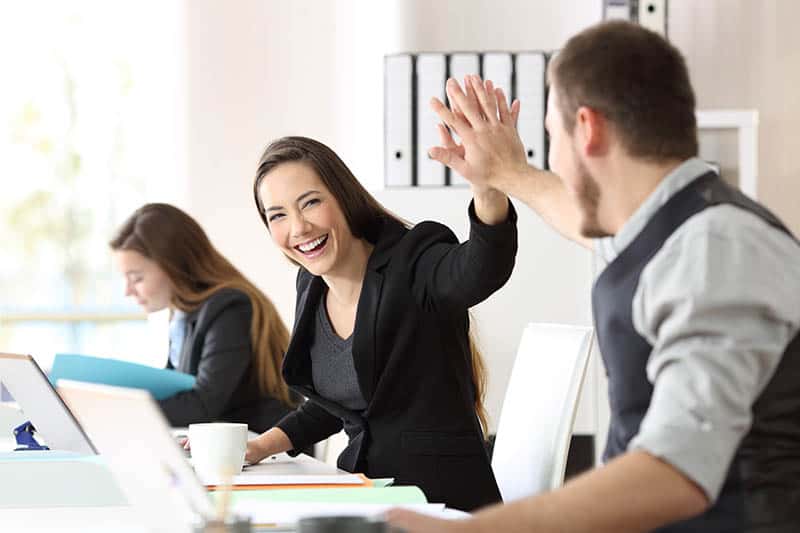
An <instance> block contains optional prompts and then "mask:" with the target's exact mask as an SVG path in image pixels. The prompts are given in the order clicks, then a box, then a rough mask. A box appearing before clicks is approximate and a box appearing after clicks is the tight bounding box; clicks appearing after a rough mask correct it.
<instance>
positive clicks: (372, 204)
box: [253, 137, 488, 434]
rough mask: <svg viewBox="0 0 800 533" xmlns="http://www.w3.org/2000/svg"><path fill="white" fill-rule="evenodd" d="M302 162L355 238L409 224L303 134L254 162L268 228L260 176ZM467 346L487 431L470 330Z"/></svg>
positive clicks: (481, 375)
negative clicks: (389, 223)
mask: <svg viewBox="0 0 800 533" xmlns="http://www.w3.org/2000/svg"><path fill="white" fill-rule="evenodd" d="M288 162H302V163H305V164H307V165H309V166H310V167H311V168H312V169H313V170H314V171H315V172H316V173H317V175H319V177H320V179H321V180H322V182H323V183H324V184H325V187H327V188H328V190H329V191H330V192H331V194H332V195H333V197H334V198H336V201H337V202H338V204H339V207H340V208H341V210H342V213H343V214H344V217H345V220H347V225H348V226H349V228H350V232H351V233H352V234H353V236H354V237H356V238H357V239H365V240H367V241H369V242H371V243H373V244H374V243H375V242H376V241H377V239H378V235H377V231H378V230H379V229H380V228H381V226H382V224H381V222H382V221H384V220H395V221H397V222H399V223H400V224H403V225H404V226H406V227H409V226H410V224H409V223H408V222H406V221H405V220H403V219H402V218H400V217H398V216H397V215H395V214H394V213H392V212H391V211H389V210H388V209H386V208H385V207H383V206H382V205H381V204H380V202H378V200H376V199H375V198H374V197H373V196H372V195H371V194H370V193H369V192H368V191H367V190H366V189H365V188H364V186H363V185H361V183H360V182H359V181H358V180H357V179H356V177H355V176H354V175H353V173H352V172H350V169H349V168H348V167H347V165H345V163H344V161H342V160H341V159H340V158H339V156H338V155H336V152H334V151H333V150H331V149H330V148H328V147H327V146H326V145H324V144H322V143H321V142H319V141H315V140H314V139H309V138H307V137H283V138H281V139H278V140H276V141H274V142H273V143H271V144H270V145H269V146H268V147H267V149H266V150H265V151H264V154H263V155H262V156H261V159H260V160H259V162H258V170H257V171H256V177H255V181H254V182H253V196H254V199H255V202H256V208H257V209H258V214H259V215H260V216H261V220H263V221H264V225H265V226H267V230H269V223H268V221H267V216H266V213H265V211H264V204H263V203H262V201H261V195H260V194H259V187H260V185H261V182H262V181H263V180H264V177H265V176H266V175H267V174H268V173H269V172H270V171H271V170H272V169H274V168H275V167H277V166H278V165H281V164H282V163H288ZM469 347H470V352H471V354H472V356H471V365H470V366H471V367H472V384H473V387H474V389H475V411H476V413H477V415H478V420H479V421H480V424H481V428H482V429H483V431H484V434H486V432H487V430H488V425H487V415H486V407H485V406H484V398H485V396H486V365H485V363H484V361H483V356H482V355H481V352H480V350H479V349H478V346H477V343H476V342H475V340H474V337H473V334H472V332H470V334H469Z"/></svg>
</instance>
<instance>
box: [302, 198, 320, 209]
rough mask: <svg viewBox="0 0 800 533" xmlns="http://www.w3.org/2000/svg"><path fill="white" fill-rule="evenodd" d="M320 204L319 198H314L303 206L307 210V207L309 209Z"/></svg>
mask: <svg viewBox="0 0 800 533" xmlns="http://www.w3.org/2000/svg"><path fill="white" fill-rule="evenodd" d="M318 203H319V198H312V199H311V200H309V201H307V202H306V203H304V204H303V208H306V207H309V206H312V205H317V204H318Z"/></svg>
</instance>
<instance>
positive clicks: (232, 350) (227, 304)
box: [159, 289, 292, 433]
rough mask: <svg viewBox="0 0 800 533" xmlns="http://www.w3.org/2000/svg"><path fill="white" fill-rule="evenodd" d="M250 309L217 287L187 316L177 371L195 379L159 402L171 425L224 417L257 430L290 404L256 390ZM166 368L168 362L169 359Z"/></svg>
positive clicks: (242, 299)
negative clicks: (195, 379) (216, 289)
mask: <svg viewBox="0 0 800 533" xmlns="http://www.w3.org/2000/svg"><path fill="white" fill-rule="evenodd" d="M252 316H253V308H252V305H251V303H250V299H249V298H248V297H247V295H246V294H245V293H243V292H241V291H238V290H235V289H221V290H219V291H217V292H215V293H214V294H213V295H211V297H209V298H208V300H206V301H205V302H204V303H203V305H201V306H200V307H199V308H197V309H195V310H194V311H192V312H190V313H187V315H186V336H185V338H184V342H183V349H182V351H181V358H180V365H179V368H178V369H177V370H179V371H181V372H186V373H187V374H192V375H194V376H196V377H197V382H196V383H195V386H194V388H193V389H191V390H188V391H184V392H180V393H178V394H176V395H174V396H171V397H169V398H166V399H164V400H161V401H160V402H159V403H160V404H161V409H162V410H163V411H164V414H165V415H166V417H167V419H168V420H169V423H170V424H171V425H173V426H188V425H189V424H192V423H195V422H211V421H215V420H224V421H227V422H244V423H246V424H247V425H248V426H249V429H250V430H251V431H255V432H257V433H261V432H263V431H266V430H267V429H269V428H271V427H272V426H273V425H274V424H275V422H277V421H278V420H280V419H281V418H282V417H283V416H284V415H286V414H287V413H289V412H290V411H291V410H292V408H290V407H289V406H287V405H285V404H284V403H283V402H281V401H280V400H277V399H275V398H272V397H270V396H267V395H264V394H262V393H261V392H260V391H259V388H258V384H257V382H256V380H255V375H254V372H253V349H252V342H251V338H250V322H251V320H252ZM167 367H168V368H172V365H171V364H170V363H169V362H168V363H167Z"/></svg>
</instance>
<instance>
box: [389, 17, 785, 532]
mask: <svg viewBox="0 0 800 533" xmlns="http://www.w3.org/2000/svg"><path fill="white" fill-rule="evenodd" d="M548 74H549V81H550V93H549V97H548V110H547V117H546V127H547V130H548V132H549V134H550V153H549V162H550V167H551V168H552V169H553V171H554V172H555V173H556V174H557V175H556V174H552V173H548V172H543V171H540V170H537V169H534V168H531V167H529V166H528V165H527V164H526V160H525V155H524V151H523V148H522V144H521V142H520V140H519V137H518V135H517V133H516V131H515V123H516V118H517V116H518V114H519V103H518V102H515V103H514V104H513V105H512V107H511V109H509V108H508V106H507V104H506V100H505V96H504V95H503V93H502V91H501V90H499V89H495V88H494V87H493V86H492V84H491V82H489V81H486V82H485V83H482V82H481V81H480V80H479V79H477V78H475V77H472V78H469V79H468V80H467V82H466V83H465V86H466V92H462V91H461V89H460V87H459V86H458V84H457V83H456V82H455V81H454V80H449V81H448V87H447V91H448V95H449V97H450V100H451V102H453V109H452V110H449V109H447V108H445V107H444V106H443V105H442V103H441V102H439V101H434V102H433V104H432V105H433V107H434V109H435V110H436V111H437V113H438V114H439V117H440V118H441V119H442V120H443V121H444V122H445V123H446V124H447V125H448V126H449V127H450V128H451V129H452V130H453V131H455V132H456V133H457V134H458V135H459V136H460V137H461V139H462V144H461V145H456V144H454V142H453V140H452V138H451V137H450V134H449V133H448V132H447V130H446V129H444V128H442V129H441V131H440V133H441V134H442V138H443V146H441V147H436V148H434V149H432V151H431V155H432V157H434V158H435V159H437V160H439V161H441V162H442V163H444V164H446V165H448V166H449V167H450V168H452V169H453V170H455V171H457V172H459V173H460V174H461V175H463V176H464V177H465V178H466V179H468V180H470V181H472V182H477V183H480V184H483V185H487V186H491V187H495V188H496V189H498V190H500V191H502V192H505V193H507V194H509V195H511V196H514V197H516V198H518V199H520V200H522V201H523V202H524V203H526V204H527V205H528V206H530V207H531V208H532V209H534V210H536V211H537V212H538V213H539V214H540V215H541V216H542V217H543V218H544V219H545V220H546V221H548V222H549V223H550V224H552V225H553V226H554V227H555V228H556V229H558V230H559V231H560V232H561V233H562V234H564V235H566V236H568V237H571V238H573V239H575V240H577V241H579V242H581V243H583V244H586V245H587V246H590V247H593V248H594V249H595V251H596V252H597V253H598V254H599V255H601V257H602V258H603V259H604V260H605V262H606V264H607V266H606V267H605V270H604V271H603V272H602V274H601V275H600V276H599V277H598V279H597V281H596V283H595V286H594V288H593V294H592V302H593V311H594V319H595V325H596V331H597V338H598V342H599V345H600V351H601V352H602V355H603V359H604V362H605V365H606V368H607V371H608V376H609V400H610V402H609V403H610V407H611V424H610V429H609V436H608V442H607V446H606V450H605V462H606V464H605V465H604V466H603V467H601V468H598V469H595V470H593V471H591V472H589V473H586V474H584V475H581V476H578V477H577V478H575V479H573V480H571V481H570V482H568V483H566V484H565V485H564V487H562V488H561V489H558V490H555V491H553V492H550V493H545V494H541V495H537V496H533V497H530V498H528V499H525V500H521V501H518V502H514V503H511V504H509V505H505V506H496V507H491V508H488V509H487V510H485V511H483V512H480V513H478V514H477V515H476V516H475V517H474V518H472V519H470V520H467V521H456V522H444V521H438V520H433V519H430V518H427V517H421V516H419V515H415V514H413V513H408V512H405V511H393V512H392V513H390V515H389V518H390V520H391V521H392V522H393V523H394V524H396V525H398V526H401V527H403V528H405V529H407V530H409V531H411V532H427V531H463V532H473V531H475V532H478V531H481V532H483V531H486V532H489V531H491V532H495V531H502V532H514V531H545V532H549V531H558V532H562V531H570V532H572V531H581V532H583V531H586V532H592V533H598V532H613V533H620V532H632V531H653V530H658V531H660V532H695V531H696V532H722V531H725V532H739V531H747V532H763V533H767V532H769V533H789V532H797V531H800V488H799V486H800V340H799V339H800V336H798V330H800V305H798V295H800V246H798V243H797V242H796V241H795V239H794V238H793V237H792V236H791V235H790V233H789V232H788V231H787V230H786V229H785V228H784V227H783V225H782V224H781V223H780V221H778V220H777V219H776V218H775V217H774V216H773V215H771V214H770V213H769V212H768V211H767V210H766V209H764V208H763V207H761V206H760V205H758V204H757V203H755V202H753V201H751V200H749V199H748V198H746V197H745V196H744V195H742V194H741V193H740V192H739V191H737V190H735V189H734V188H732V187H730V186H728V185H725V184H724V183H723V182H722V181H721V180H720V179H719V177H718V176H716V175H715V174H714V173H713V172H711V171H710V169H709V167H708V166H707V165H706V164H705V163H703V162H702V161H701V160H699V159H697V158H696V155H697V131H696V130H697V128H696V123H695V116H694V106H695V100H694V93H693V90H692V87H691V85H690V82H689V77H688V73H687V69H686V66H685V63H684V61H683V58H682V57H681V55H680V53H679V52H678V51H677V50H676V49H675V48H673V47H672V46H671V45H669V43H667V42H666V41H665V40H664V39H662V38H661V37H659V36H658V35H656V34H655V33H652V32H650V31H648V30H645V29H643V28H641V27H639V26H635V25H632V24H628V23H625V22H610V23H604V24H600V25H597V26H594V27H592V28H589V29H587V30H585V31H583V32H581V33H580V34H578V35H576V36H575V37H573V38H572V39H570V40H569V42H568V43H567V44H566V46H565V47H564V49H563V50H561V52H560V53H559V54H558V55H557V56H556V57H555V58H554V60H553V61H552V63H551V65H550V67H549V73H548Z"/></svg>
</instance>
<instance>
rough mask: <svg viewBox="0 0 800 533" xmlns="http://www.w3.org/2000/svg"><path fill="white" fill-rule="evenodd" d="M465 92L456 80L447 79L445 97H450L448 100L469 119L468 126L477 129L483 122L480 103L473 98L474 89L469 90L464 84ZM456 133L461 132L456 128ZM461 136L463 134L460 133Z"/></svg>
mask: <svg viewBox="0 0 800 533" xmlns="http://www.w3.org/2000/svg"><path fill="white" fill-rule="evenodd" d="M466 87H467V92H466V93H464V92H463V91H462V90H461V86H459V85H458V82H457V81H456V80H454V79H453V78H450V79H449V80H447V86H446V90H447V97H448V98H449V99H450V102H452V103H454V104H455V106H456V108H457V109H459V110H460V111H461V113H463V114H464V116H465V117H466V119H467V120H468V121H469V124H470V127H471V128H474V129H479V128H480V127H481V125H482V124H483V122H484V120H483V117H482V115H481V110H480V104H479V103H478V100H477V99H476V98H475V94H474V91H472V90H471V88H470V86H469V85H466ZM456 133H458V134H459V135H461V132H460V131H458V130H456ZM461 136H462V137H463V135H461Z"/></svg>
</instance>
